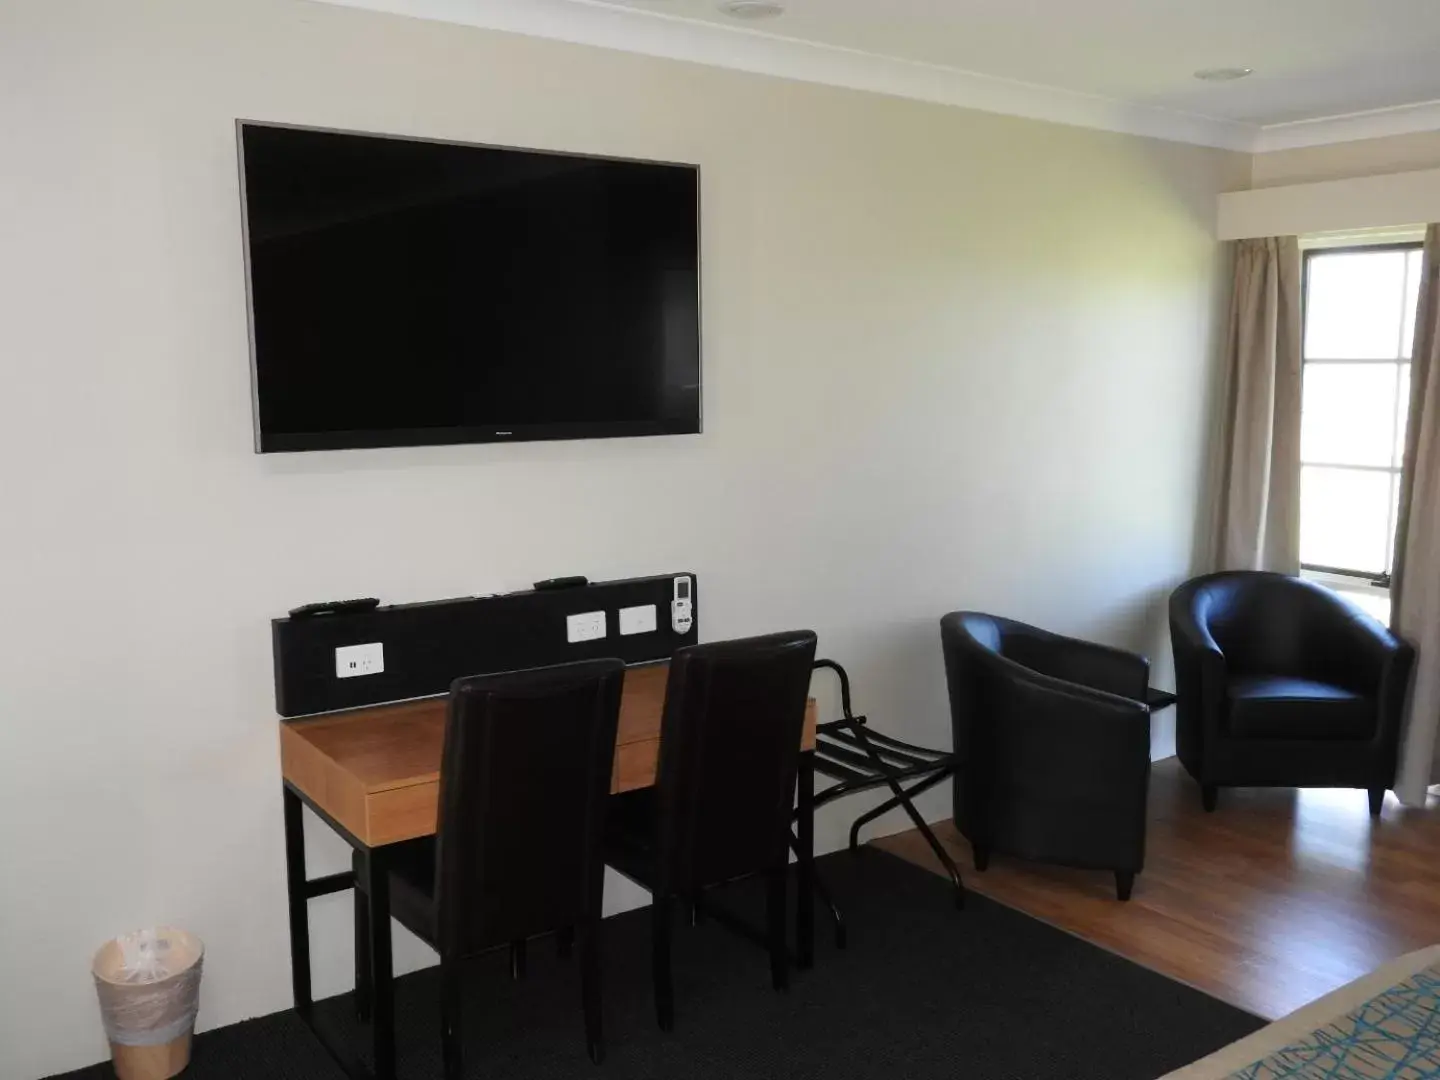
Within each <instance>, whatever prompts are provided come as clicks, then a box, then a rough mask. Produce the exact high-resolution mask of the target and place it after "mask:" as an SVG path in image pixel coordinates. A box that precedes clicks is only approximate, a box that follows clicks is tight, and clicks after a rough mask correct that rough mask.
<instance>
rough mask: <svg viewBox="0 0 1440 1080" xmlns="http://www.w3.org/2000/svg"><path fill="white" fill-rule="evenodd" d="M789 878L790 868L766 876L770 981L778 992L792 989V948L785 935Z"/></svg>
mask: <svg viewBox="0 0 1440 1080" xmlns="http://www.w3.org/2000/svg"><path fill="white" fill-rule="evenodd" d="M789 876H790V875H789V873H788V867H781V868H780V869H778V870H771V871H770V872H769V873H768V874H767V875H766V885H767V888H766V895H765V921H766V924H767V929H768V933H767V935H766V936H767V937H768V938H769V939H770V981H771V982H772V983H774V984H775V989H776V990H788V989H790V946H789V943H788V942H787V940H786V934H785V928H786V925H787V924H786V921H785V885H786V881H787V880H788V879H789Z"/></svg>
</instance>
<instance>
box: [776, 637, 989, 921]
mask: <svg viewBox="0 0 1440 1080" xmlns="http://www.w3.org/2000/svg"><path fill="white" fill-rule="evenodd" d="M815 668H816V670H819V669H821V668H825V669H828V670H830V671H833V672H834V673H835V675H836V677H837V678H838V679H839V680H840V711H841V713H842V715H841V717H840V719H839V720H832V721H830V722H828V723H824V724H818V725H817V726H816V728H815V759H814V760H815V771H816V772H817V773H820V774H822V775H824V776H827V777H829V778H830V779H832V780H834V781H835V783H834V784H832V785H831V786H830V787H827V788H825V789H824V790H822V791H818V792H816V794H815V804H814V805H815V808H816V809H819V808H820V807H822V806H824V805H826V804H827V803H832V802H834V801H835V800H836V799H843V798H844V797H845V796H847V795H855V794H857V793H859V792H862V791H870V790H872V789H874V788H880V787H889V789H890V791H891V793H892V794H891V797H890V798H889V799H887V800H886V801H885V802H883V803H881V804H880V805H879V806H877V807H875V808H874V809H873V810H868V811H866V812H865V813H863V814H861V815H860V816H859V817H857V818H856V819H855V821H854V822H853V823H852V824H851V826H850V850H851V851H854V850H856V849H857V848H858V847H859V844H860V830H861V828H863V827H864V826H865V825H867V824H869V823H870V822H871V821H874V820H875V819H876V818H878V817H879V816H880V815H881V814H884V813H887V812H889V811H890V810H893V809H895V808H896V807H903V808H904V810H905V812H906V813H907V814H909V815H910V820H911V821H913V822H914V823H915V827H916V828H917V829H919V830H920V835H921V836H923V837H924V838H925V842H926V843H927V844H929V845H930V850H931V851H933V852H935V857H936V858H938V859H939V860H940V864H941V865H942V866H944V867H945V869H946V871H947V872H948V873H949V874H950V880H951V882H952V883H953V884H954V888H955V906H956V907H957V908H963V907H964V906H965V886H964V885H963V884H962V883H961V881H960V871H959V870H958V869H957V868H956V866H955V860H954V859H952V858H951V857H950V854H949V852H947V851H946V850H945V848H944V847H943V846H942V845H941V843H940V841H939V840H938V839H936V837H935V833H934V832H932V831H931V829H930V826H929V825H928V824H926V822H925V819H924V818H923V817H921V816H920V812H919V811H918V810H916V809H915V804H914V802H912V801H911V800H913V799H914V798H915V796H917V795H919V794H921V793H922V792H925V791H928V790H929V789H930V788H932V787H934V786H935V785H936V784H938V783H940V782H941V781H942V780H945V779H946V778H948V777H950V776H952V775H953V774H954V772H955V755H954V754H953V753H952V752H951V751H949V750H932V749H930V748H928V747H924V746H916V745H915V744H914V743H908V742H902V741H901V740H899V739H894V738H891V737H890V736H888V735H882V734H880V732H878V731H876V730H875V729H874V728H872V727H870V726H869V721H868V719H867V718H866V717H864V716H856V715H855V714H854V712H853V711H852V710H851V707H850V676H849V675H847V674H846V673H845V669H844V668H843V667H841V666H840V665H839V664H837V663H836V662H835V661H833V660H816V661H815ZM911 781H915V783H914V784H913V785H912V786H910V787H909V788H907V787H905V785H906V784H909V783H910V782H911ZM792 839H793V838H792ZM815 890H816V892H817V893H818V894H819V895H820V897H821V899H822V900H823V901H824V902H825V904H826V906H827V907H829V909H830V917H831V918H832V919H833V920H834V923H835V942H836V944H837V945H838V946H839V947H840V948H842V949H843V948H844V947H845V940H846V930H845V919H844V916H843V915H842V914H841V913H840V909H839V908H838V907H837V906H836V904H835V900H834V897H833V896H832V895H831V893H830V891H829V889H828V888H826V886H825V884H824V882H822V881H820V880H819V878H818V876H817V877H816V879H815Z"/></svg>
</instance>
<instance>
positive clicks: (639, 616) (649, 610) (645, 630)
mask: <svg viewBox="0 0 1440 1080" xmlns="http://www.w3.org/2000/svg"><path fill="white" fill-rule="evenodd" d="M654 629H655V605H654V604H641V605H639V606H638V607H626V608H621V609H620V636H621V637H628V636H629V635H631V634H649V633H652V632H653V631H654Z"/></svg>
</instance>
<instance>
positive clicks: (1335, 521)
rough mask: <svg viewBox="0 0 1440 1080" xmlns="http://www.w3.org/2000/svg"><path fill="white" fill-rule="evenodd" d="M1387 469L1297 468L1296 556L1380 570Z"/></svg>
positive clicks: (1384, 551)
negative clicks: (1298, 489) (1298, 472)
mask: <svg viewBox="0 0 1440 1080" xmlns="http://www.w3.org/2000/svg"><path fill="white" fill-rule="evenodd" d="M1390 489H1391V481H1390V474H1389V473H1386V472H1365V471H1361V470H1356V469H1326V468H1321V467H1319V466H1315V465H1307V466H1305V467H1304V468H1303V469H1301V470H1300V561H1301V562H1304V563H1308V564H1310V565H1313V566H1330V567H1336V568H1338V569H1341V570H1361V571H1364V572H1366V573H1372V574H1379V573H1383V572H1384V571H1385V565H1386V562H1387V557H1388V555H1389V550H1390V537H1389V536H1388V535H1387V533H1388V525H1389V520H1390V505H1391V499H1392V495H1391V490H1390Z"/></svg>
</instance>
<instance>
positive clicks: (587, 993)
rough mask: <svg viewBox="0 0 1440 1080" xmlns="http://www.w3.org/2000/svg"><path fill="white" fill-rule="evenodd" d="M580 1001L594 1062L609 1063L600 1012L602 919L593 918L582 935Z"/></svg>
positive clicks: (589, 1050)
mask: <svg viewBox="0 0 1440 1080" xmlns="http://www.w3.org/2000/svg"><path fill="white" fill-rule="evenodd" d="M580 1000H581V1002H582V1004H583V1005H584V1007H585V1048H586V1050H587V1051H588V1052H589V1054H590V1060H591V1061H593V1062H594V1063H595V1064H596V1065H599V1064H600V1063H601V1062H602V1061H604V1060H605V1038H604V1032H603V1029H602V1026H601V1019H600V1016H601V1010H600V920H599V919H591V920H589V921H588V922H587V923H586V925H585V931H584V933H583V934H581V935H580Z"/></svg>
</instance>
